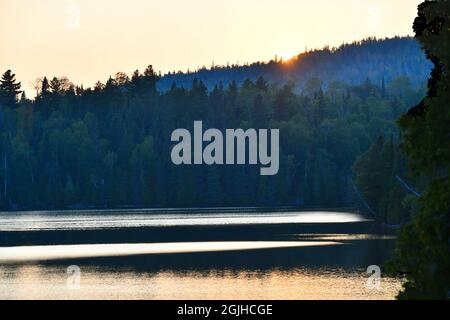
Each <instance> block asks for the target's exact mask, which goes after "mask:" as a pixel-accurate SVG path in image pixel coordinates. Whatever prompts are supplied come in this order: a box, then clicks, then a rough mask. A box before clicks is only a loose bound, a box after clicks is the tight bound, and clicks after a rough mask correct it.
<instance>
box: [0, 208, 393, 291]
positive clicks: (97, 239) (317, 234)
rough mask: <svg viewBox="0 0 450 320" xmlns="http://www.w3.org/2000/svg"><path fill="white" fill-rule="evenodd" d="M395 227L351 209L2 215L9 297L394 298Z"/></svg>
mask: <svg viewBox="0 0 450 320" xmlns="http://www.w3.org/2000/svg"><path fill="white" fill-rule="evenodd" d="M394 242H395V238H394V237H393V236H392V235H386V234H380V233H379V232H378V231H377V228H376V227H375V225H374V223H373V222H371V221H370V220H368V219H366V218H364V217H362V216H360V215H358V214H354V213H345V212H283V213H277V212H268V213H267V212H266V213H257V212H252V213H248V212H247V213H245V212H240V213H239V212H238V210H236V211H235V212H225V213H220V212H216V213H202V212H195V211H194V212H192V211H191V212H189V213H180V212H172V213H170V214H167V213H162V212H159V211H158V212H154V211H152V210H149V211H146V210H127V211H123V210H122V211H70V212H67V211H64V212H27V213H0V299H393V298H395V296H396V294H397V293H398V291H399V290H400V288H401V280H400V279H394V278H388V277H383V275H381V279H380V282H379V286H374V285H373V283H374V282H373V281H371V280H373V278H370V276H371V274H368V273H367V267H368V266H370V265H379V266H381V265H382V264H383V263H384V262H385V261H386V259H388V258H389V256H390V253H391V251H392V248H393V246H394Z"/></svg>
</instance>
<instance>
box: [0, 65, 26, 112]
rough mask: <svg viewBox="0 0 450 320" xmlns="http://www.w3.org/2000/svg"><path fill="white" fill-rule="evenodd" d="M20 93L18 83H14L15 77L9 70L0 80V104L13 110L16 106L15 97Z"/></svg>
mask: <svg viewBox="0 0 450 320" xmlns="http://www.w3.org/2000/svg"><path fill="white" fill-rule="evenodd" d="M21 92H22V91H21V90H20V82H16V75H15V74H14V73H12V72H11V70H7V71H6V72H5V73H4V74H3V75H2V78H1V79H0V102H1V103H3V104H4V105H5V106H7V107H10V108H14V107H15V106H16V105H17V96H18V95H19V94H20V93H21Z"/></svg>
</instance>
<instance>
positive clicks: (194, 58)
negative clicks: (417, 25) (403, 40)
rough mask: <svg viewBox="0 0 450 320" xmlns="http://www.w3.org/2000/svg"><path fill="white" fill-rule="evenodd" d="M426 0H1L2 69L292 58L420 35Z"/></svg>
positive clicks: (104, 71) (186, 65)
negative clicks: (419, 16)
mask: <svg viewBox="0 0 450 320" xmlns="http://www.w3.org/2000/svg"><path fill="white" fill-rule="evenodd" d="M420 2H422V1H421V0H395V1H394V0H314V1H312V0H164V1H162V0H157V1H154V0H126V1H123V0H0V72H1V73H3V72H4V71H6V70H7V69H11V70H12V71H13V72H14V73H15V74H16V78H17V79H18V80H19V81H21V82H22V87H23V88H24V89H25V90H26V92H27V94H28V96H33V95H34V90H33V89H32V85H31V83H32V82H33V81H34V80H35V79H36V78H38V77H43V76H47V77H50V78H51V77H53V76H56V77H62V76H65V77H68V78H69V79H70V80H71V81H73V82H74V83H76V84H83V85H84V86H85V87H88V86H92V85H93V84H94V83H95V82H97V80H100V81H102V82H105V81H106V80H107V78H108V77H109V75H113V74H115V73H116V72H118V71H123V72H126V73H128V74H130V73H131V72H132V71H133V70H136V69H139V70H141V71H142V70H144V69H145V67H146V66H147V65H149V64H152V65H153V67H154V69H155V70H160V71H161V72H162V73H165V72H168V71H174V70H176V71H178V70H182V71H186V70H187V69H190V70H195V69H196V68H198V67H202V66H207V67H209V66H211V65H212V63H214V64H216V65H218V64H221V65H226V64H227V63H230V64H232V63H241V64H243V63H246V62H249V63H251V62H255V61H268V60H270V59H273V58H274V57H275V55H277V56H278V57H283V58H284V59H288V58H290V57H292V56H294V55H296V54H299V53H301V52H303V51H305V48H308V49H312V48H322V47H323V46H325V45H330V46H338V45H340V44H342V43H344V42H352V41H354V40H361V39H363V38H366V37H368V36H376V37H392V36H395V35H401V36H404V35H412V29H411V25H412V22H413V20H414V17H415V16H416V12H417V5H418V4H419V3H420Z"/></svg>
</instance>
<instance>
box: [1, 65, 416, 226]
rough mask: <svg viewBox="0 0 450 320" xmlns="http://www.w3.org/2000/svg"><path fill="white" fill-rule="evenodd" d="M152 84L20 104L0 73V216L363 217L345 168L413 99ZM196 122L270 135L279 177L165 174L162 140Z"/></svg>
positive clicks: (51, 86)
mask: <svg viewBox="0 0 450 320" xmlns="http://www.w3.org/2000/svg"><path fill="white" fill-rule="evenodd" d="M159 79H160V77H159V75H158V74H157V73H156V72H155V71H154V70H153V68H152V67H151V66H149V67H148V68H147V69H146V70H145V71H144V72H142V73H141V72H139V71H135V72H134V73H133V74H132V75H131V76H128V75H126V74H124V73H121V72H119V73H117V74H116V75H115V76H113V77H110V78H109V79H108V80H107V81H106V82H105V83H104V84H103V83H101V82H98V83H97V84H96V85H95V86H94V87H93V88H87V89H84V88H82V87H80V86H75V85H73V84H72V83H70V81H69V80H67V79H66V78H52V79H51V80H48V79H47V78H46V77H44V78H43V79H41V80H40V82H39V86H38V95H37V97H36V98H35V99H34V100H29V99H27V98H26V96H25V95H24V94H23V93H22V95H21V89H20V83H18V82H17V81H16V80H15V78H14V74H13V73H12V72H11V71H9V70H8V71H7V72H5V73H4V74H3V77H2V80H1V82H0V83H1V86H0V90H1V109H0V124H1V130H0V134H1V145H0V146H1V148H0V157H1V166H0V181H1V182H2V183H1V186H0V191H1V194H0V208H1V209H2V210H18V209H39V208H40V209H52V208H87V207H105V208H112V207H125V206H137V207H187V206H190V207H192V206H195V207H202V206H273V205H297V206H304V207H349V206H352V207H354V206H362V205H361V199H360V198H359V196H358V193H359V194H361V193H364V195H363V197H368V196H370V195H369V194H368V193H367V192H368V190H366V189H364V188H365V186H364V183H362V182H361V181H363V179H362V178H361V177H359V178H358V179H356V178H357V176H355V173H354V171H352V168H353V166H354V163H355V161H356V159H358V157H360V156H361V155H363V154H364V153H365V152H366V151H367V150H369V148H370V147H371V145H372V143H373V142H375V141H377V139H379V137H385V139H387V140H388V141H392V143H393V144H397V140H398V132H397V129H396V126H395V121H396V119H397V118H398V117H399V115H400V114H402V113H403V112H405V111H406V110H407V108H408V106H410V105H411V104H414V103H416V102H417V101H419V99H420V97H421V96H423V94H424V88H422V87H421V86H414V85H413V84H412V83H411V81H410V80H409V78H407V77H398V78H396V79H394V80H393V81H391V82H390V83H386V82H385V81H384V79H383V78H381V79H380V80H379V82H378V83H372V82H371V81H370V80H369V79H367V80H365V81H364V82H363V83H361V84H359V85H350V84H347V83H344V82H337V81H336V82H333V83H330V84H329V85H327V86H326V88H325V86H324V85H323V82H322V81H321V80H320V79H318V78H311V79H310V80H309V81H307V83H306V84H305V86H304V89H303V90H302V91H301V92H296V91H295V85H294V84H293V83H291V82H288V83H286V84H283V85H280V84H276V83H269V82H268V81H266V80H265V79H264V78H262V77H259V78H257V79H256V80H255V81H252V80H250V79H247V80H245V81H244V82H243V83H242V85H240V86H239V85H237V83H236V82H234V81H232V82H230V83H229V84H228V85H223V84H222V83H218V84H217V85H216V86H214V88H213V89H212V90H208V89H207V87H206V85H205V84H204V83H203V82H202V81H200V80H197V79H194V80H193V82H192V85H191V87H190V88H188V89H186V88H182V87H178V86H176V84H173V86H172V87H171V88H170V90H167V91H163V92H161V91H159V90H157V82H158V81H159ZM19 97H20V98H19ZM195 120H202V121H203V124H204V127H205V128H218V129H220V130H225V129H226V128H243V129H246V128H256V129H257V128H268V129H270V128H274V129H280V149H281V150H280V170H279V172H278V174H277V175H276V176H273V177H271V176H260V175H259V167H258V166H252V165H236V166H175V165H174V164H173V163H172V162H171V160H170V152H171V148H172V146H173V145H172V143H171V141H170V135H171V133H172V131H173V130H175V129H177V128H190V127H192V124H193V122H194V121H195ZM386 157H387V159H388V160H386V161H388V162H389V161H390V162H393V161H397V160H393V159H394V158H393V156H392V155H389V156H386ZM395 159H396V158H395ZM357 168H360V169H358V170H356V171H358V172H359V171H361V170H362V171H364V170H366V169H364V165H362V164H361V163H360V165H359V166H357ZM367 170H368V169H367ZM399 174H403V173H401V172H400V171H399ZM369 180H371V179H369ZM377 181H378V182H379V183H384V182H385V181H386V180H385V177H384V176H383V175H380V177H378V180H377ZM371 182H372V183H373V182H374V181H372V180H371ZM355 186H356V187H355ZM359 189H361V190H359ZM401 195H403V194H401ZM396 200H397V199H396ZM368 201H369V202H371V201H370V199H369V200H368ZM371 204H372V203H371ZM362 207H363V206H362ZM402 210H403V209H400V208H399V209H398V210H396V212H392V211H391V210H388V211H389V212H390V213H389V214H386V217H384V216H383V214H384V213H383V214H382V213H381V212H383V210H381V209H380V210H379V209H376V211H377V215H379V217H382V219H383V220H385V221H387V222H398V221H400V220H401V219H403V218H404V217H405V214H404V212H403V211H402ZM379 212H380V213H379Z"/></svg>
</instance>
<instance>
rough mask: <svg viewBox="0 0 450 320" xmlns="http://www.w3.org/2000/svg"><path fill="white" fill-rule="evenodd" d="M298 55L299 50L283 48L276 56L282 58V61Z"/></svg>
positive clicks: (287, 60)
mask: <svg viewBox="0 0 450 320" xmlns="http://www.w3.org/2000/svg"><path fill="white" fill-rule="evenodd" d="M298 55H299V52H298V51H297V50H285V51H282V52H281V53H280V54H279V55H278V57H279V59H282V60H283V62H289V61H291V60H292V59H293V58H295V57H297V56H298Z"/></svg>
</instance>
